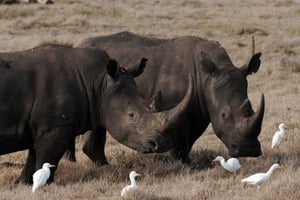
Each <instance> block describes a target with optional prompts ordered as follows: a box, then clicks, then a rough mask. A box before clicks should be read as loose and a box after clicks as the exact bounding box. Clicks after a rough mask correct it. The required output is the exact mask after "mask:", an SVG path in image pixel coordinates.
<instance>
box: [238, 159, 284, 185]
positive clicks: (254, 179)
mask: <svg viewBox="0 0 300 200" xmlns="http://www.w3.org/2000/svg"><path fill="white" fill-rule="evenodd" d="M277 168H280V165H279V164H277V163H276V164H273V165H272V166H271V167H270V169H269V170H268V171H267V172H266V173H257V174H253V175H252V176H249V177H247V178H244V179H242V180H241V183H245V184H251V185H256V187H257V189H259V188H260V185H261V184H263V183H264V182H266V181H267V180H268V179H269V178H270V177H271V175H272V173H273V171H274V170H275V169H277Z"/></svg>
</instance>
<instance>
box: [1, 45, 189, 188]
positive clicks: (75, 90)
mask: <svg viewBox="0 0 300 200" xmlns="http://www.w3.org/2000/svg"><path fill="white" fill-rule="evenodd" d="M139 60H140V58H139V59H138V60H137V62H136V63H135V64H133V65H131V68H129V67H128V69H127V70H125V69H124V68H121V67H119V65H118V63H117V62H116V61H115V60H112V59H110V57H109V56H108V55H107V53H106V52H105V51H103V50H100V49H98V48H71V47H64V46H58V45H50V46H43V47H37V48H34V49H30V50H26V51H19V52H8V53H0V155H2V154H7V153H11V152H15V151H21V150H26V149H29V151H28V152H29V153H28V157H27V161H26V164H25V166H24V168H23V171H22V174H21V176H20V177H19V178H18V180H17V181H16V182H23V183H31V182H32V174H33V173H34V172H35V170H37V169H38V168H40V167H41V166H42V164H43V163H45V162H48V163H51V164H54V165H56V166H57V164H58V162H59V160H60V159H61V157H62V156H63V154H64V152H65V151H66V149H67V148H68V146H70V144H72V142H73V141H74V138H75V136H76V135H79V134H83V133H85V132H86V131H87V130H93V131H94V137H96V138H98V137H99V138H103V136H102V135H101V134H104V138H105V133H106V129H107V130H108V131H109V132H110V134H111V135H112V136H113V137H114V138H115V139H117V140H118V141H119V142H121V143H122V144H124V145H127V146H129V147H131V148H133V149H136V150H138V151H140V152H143V153H151V152H163V151H167V150H169V149H170V148H171V147H172V146H173V142H172V140H171V137H170V134H169V133H168V130H169V129H170V126H173V125H174V123H175V122H176V120H177V119H180V117H181V116H182V115H183V111H185V110H186V107H187V106H188V104H189V102H190V100H191V97H192V93H193V90H192V89H193V87H192V79H190V86H189V88H186V89H187V94H186V96H185V97H184V98H183V99H182V101H181V102H180V103H179V104H178V105H177V106H175V107H174V108H172V109H169V110H168V111H163V112H155V113H153V112H150V111H149V110H148V108H147V107H146V106H145V105H144V101H145V100H144V99H143V98H141V96H139V94H138V92H137V86H136V83H135V81H134V79H133V76H137V75H140V74H141V73H142V72H143V70H144V67H145V64H146V59H142V60H141V62H140V64H139ZM97 142H100V143H101V145H100V147H101V146H103V145H104V143H105V140H103V141H98V140H97ZM93 148H97V146H95V147H93ZM95 156H97V159H98V160H97V161H98V162H99V163H105V162H106V159H105V155H104V151H102V152H100V154H95ZM55 170H56V168H54V169H53V170H52V173H51V177H50V179H49V182H52V181H53V176H54V172H55Z"/></svg>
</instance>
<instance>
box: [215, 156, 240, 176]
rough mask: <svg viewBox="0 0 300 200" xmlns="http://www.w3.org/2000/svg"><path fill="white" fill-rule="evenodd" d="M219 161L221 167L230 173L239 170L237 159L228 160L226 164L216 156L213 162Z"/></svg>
mask: <svg viewBox="0 0 300 200" xmlns="http://www.w3.org/2000/svg"><path fill="white" fill-rule="evenodd" d="M216 161H220V163H221V165H222V167H223V168H224V169H226V170H228V171H230V172H234V173H235V172H236V171H237V170H238V169H240V168H241V164H240V162H239V160H238V159H237V158H229V159H228V160H227V161H226V162H225V159H224V158H223V157H222V156H217V157H216V158H215V159H214V160H213V162H216Z"/></svg>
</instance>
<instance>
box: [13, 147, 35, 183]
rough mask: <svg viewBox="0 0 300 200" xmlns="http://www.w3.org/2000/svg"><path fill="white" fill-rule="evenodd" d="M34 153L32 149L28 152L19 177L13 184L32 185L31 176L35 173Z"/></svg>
mask: <svg viewBox="0 0 300 200" xmlns="http://www.w3.org/2000/svg"><path fill="white" fill-rule="evenodd" d="M35 160H36V157H35V152H34V150H33V149H32V148H30V149H29V150H28V155H27V160H26V163H25V166H24V168H23V170H22V173H21V176H20V177H19V178H18V179H17V180H16V181H15V183H17V184H19V183H25V184H32V174H33V173H34V171H35Z"/></svg>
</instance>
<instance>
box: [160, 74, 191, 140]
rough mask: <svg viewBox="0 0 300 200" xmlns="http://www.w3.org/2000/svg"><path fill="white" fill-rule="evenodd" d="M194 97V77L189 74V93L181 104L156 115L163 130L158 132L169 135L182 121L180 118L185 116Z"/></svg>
mask: <svg viewBox="0 0 300 200" xmlns="http://www.w3.org/2000/svg"><path fill="white" fill-rule="evenodd" d="M192 96H193V77H192V75H191V74H189V85H188V89H187V92H186V94H185V96H184V98H183V99H182V100H181V102H180V103H179V104H177V105H176V106H175V107H174V108H172V109H170V110H167V111H162V112H160V113H155V114H157V115H159V116H158V118H160V121H161V128H160V129H159V130H157V131H159V132H160V133H162V134H166V133H168V131H169V130H170V129H172V128H174V126H175V125H176V124H177V123H178V122H179V121H180V118H181V117H182V116H183V115H185V113H186V111H187V109H188V106H189V104H190V102H191V99H192Z"/></svg>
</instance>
